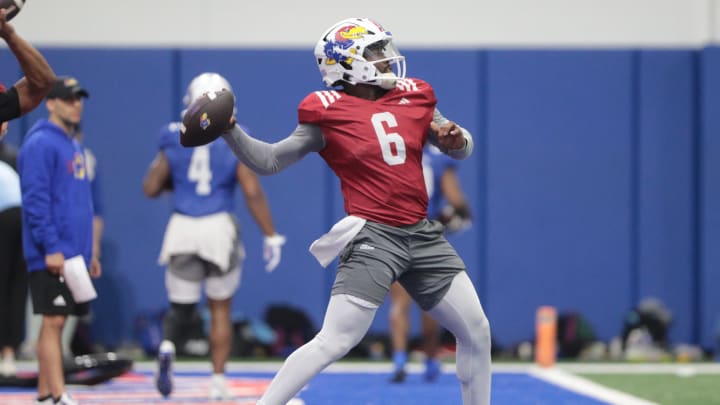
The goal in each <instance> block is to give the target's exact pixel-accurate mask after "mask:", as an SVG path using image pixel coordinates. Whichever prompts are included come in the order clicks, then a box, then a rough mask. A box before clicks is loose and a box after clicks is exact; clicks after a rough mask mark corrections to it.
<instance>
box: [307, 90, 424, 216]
mask: <svg viewBox="0 0 720 405" xmlns="http://www.w3.org/2000/svg"><path fill="white" fill-rule="evenodd" d="M436 103H437V100H436V98H435V93H434V92H433V89H432V87H431V86H430V85H429V84H428V83H426V82H424V81H422V80H418V79H401V80H398V83H397V85H396V86H395V88H394V89H392V90H390V91H388V92H387V93H386V94H385V95H384V96H383V97H381V98H379V99H377V100H375V101H372V100H365V99H362V98H358V97H353V96H350V95H348V94H346V93H343V92H341V91H332V90H330V91H316V92H314V93H311V94H309V95H308V96H307V97H305V99H304V100H303V101H302V102H301V103H300V106H299V107H298V120H299V122H300V123H302V124H314V125H318V126H319V127H320V129H321V130H322V133H323V136H324V137H325V143H326V145H325V149H323V150H322V151H321V152H320V156H322V157H323V159H325V162H326V163H327V164H328V166H330V168H331V169H332V170H333V171H334V172H335V174H336V175H337V176H338V177H339V178H340V185H341V188H342V193H343V198H344V200H345V212H347V213H348V214H349V215H356V216H358V217H361V218H365V219H367V220H370V221H373V222H378V223H382V224H387V225H393V226H398V225H409V224H414V223H416V222H418V221H420V220H421V219H423V218H425V217H426V216H427V204H428V196H427V191H426V190H425V181H424V180H423V169H422V153H423V146H424V145H425V141H426V138H427V134H428V130H429V128H430V122H431V121H432V119H433V113H434V111H435V104H436Z"/></svg>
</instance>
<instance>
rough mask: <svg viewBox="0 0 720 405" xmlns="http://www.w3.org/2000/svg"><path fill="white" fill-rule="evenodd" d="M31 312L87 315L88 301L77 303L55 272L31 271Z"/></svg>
mask: <svg viewBox="0 0 720 405" xmlns="http://www.w3.org/2000/svg"><path fill="white" fill-rule="evenodd" d="M29 284H30V297H31V298H32V303H33V313H36V314H43V315H78V316H83V315H87V314H88V312H90V303H89V302H83V303H82V304H77V303H75V301H74V300H73V297H72V293H71V292H70V289H69V288H68V286H67V284H65V282H64V281H63V280H62V279H61V278H60V276H58V275H57V274H53V273H50V272H49V271H47V270H45V271H43V270H38V271H31V272H30V276H29Z"/></svg>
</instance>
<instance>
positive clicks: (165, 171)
mask: <svg viewBox="0 0 720 405" xmlns="http://www.w3.org/2000/svg"><path fill="white" fill-rule="evenodd" d="M169 180H170V164H169V163H168V160H167V156H165V153H164V152H162V151H160V152H158V154H157V155H156V156H155V159H153V161H152V163H150V168H149V169H148V172H147V174H145V178H144V179H143V193H145V195H146V196H148V197H150V198H155V197H158V196H159V195H160V194H162V192H163V191H164V190H165V189H166V185H167V184H168V181H169Z"/></svg>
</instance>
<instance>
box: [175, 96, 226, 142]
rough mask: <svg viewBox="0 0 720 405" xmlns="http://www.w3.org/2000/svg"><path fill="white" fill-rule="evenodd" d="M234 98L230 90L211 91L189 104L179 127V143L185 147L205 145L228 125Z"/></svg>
mask: <svg viewBox="0 0 720 405" xmlns="http://www.w3.org/2000/svg"><path fill="white" fill-rule="evenodd" d="M234 110H235V96H234V95H233V93H232V92H231V91H230V90H226V89H223V90H220V91H211V92H208V93H205V94H203V95H202V96H200V97H198V98H197V99H195V101H193V102H192V103H190V105H189V106H188V108H187V110H186V111H185V115H183V120H182V125H181V126H180V143H181V144H182V145H183V146H186V147H192V146H200V145H207V144H208V143H210V142H212V141H214V140H215V139H217V138H218V137H219V136H220V135H221V134H222V133H223V132H224V131H225V130H226V129H227V128H228V127H229V125H230V119H231V118H232V116H233V113H234Z"/></svg>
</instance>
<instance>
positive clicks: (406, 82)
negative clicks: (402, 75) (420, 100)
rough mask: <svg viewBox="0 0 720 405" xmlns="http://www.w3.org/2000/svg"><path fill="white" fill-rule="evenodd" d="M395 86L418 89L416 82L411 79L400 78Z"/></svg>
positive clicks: (411, 89)
mask: <svg viewBox="0 0 720 405" xmlns="http://www.w3.org/2000/svg"><path fill="white" fill-rule="evenodd" d="M395 87H397V88H398V89H400V90H404V91H418V87H417V83H415V81H414V80H413V79H400V80H398V81H397V83H396V84H395Z"/></svg>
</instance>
